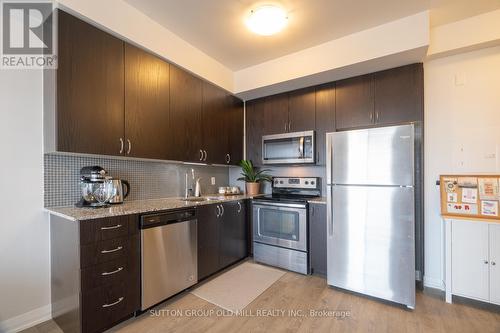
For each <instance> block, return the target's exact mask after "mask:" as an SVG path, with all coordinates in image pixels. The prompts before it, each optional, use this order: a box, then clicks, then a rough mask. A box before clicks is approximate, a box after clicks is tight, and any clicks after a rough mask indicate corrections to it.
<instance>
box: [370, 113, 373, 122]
mask: <svg viewBox="0 0 500 333" xmlns="http://www.w3.org/2000/svg"><path fill="white" fill-rule="evenodd" d="M370 123H373V112H370Z"/></svg>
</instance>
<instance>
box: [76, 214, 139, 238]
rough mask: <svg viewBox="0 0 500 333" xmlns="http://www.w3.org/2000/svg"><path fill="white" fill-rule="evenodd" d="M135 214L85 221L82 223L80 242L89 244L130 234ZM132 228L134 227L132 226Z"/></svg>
mask: <svg viewBox="0 0 500 333" xmlns="http://www.w3.org/2000/svg"><path fill="white" fill-rule="evenodd" d="M133 218H134V216H119V217H109V218H103V219H95V220H90V221H83V222H82V223H80V244H89V243H94V242H99V241H103V240H108V239H114V238H119V237H124V236H127V235H128V234H129V228H131V227H133V224H132V223H131V221H129V220H133ZM131 229H132V228H131Z"/></svg>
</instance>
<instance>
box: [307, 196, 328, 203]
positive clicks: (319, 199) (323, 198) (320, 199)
mask: <svg viewBox="0 0 500 333" xmlns="http://www.w3.org/2000/svg"><path fill="white" fill-rule="evenodd" d="M307 202H309V203H313V204H325V205H326V197H317V198H313V199H309V200H307Z"/></svg>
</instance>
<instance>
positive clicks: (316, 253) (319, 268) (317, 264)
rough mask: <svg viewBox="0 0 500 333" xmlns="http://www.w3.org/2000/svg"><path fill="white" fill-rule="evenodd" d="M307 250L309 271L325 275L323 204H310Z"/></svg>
mask: <svg viewBox="0 0 500 333" xmlns="http://www.w3.org/2000/svg"><path fill="white" fill-rule="evenodd" d="M309 251H310V252H309V255H310V262H311V273H313V274H319V275H323V276H326V269H327V261H326V251H327V248H326V205H324V204H312V205H310V209H309Z"/></svg>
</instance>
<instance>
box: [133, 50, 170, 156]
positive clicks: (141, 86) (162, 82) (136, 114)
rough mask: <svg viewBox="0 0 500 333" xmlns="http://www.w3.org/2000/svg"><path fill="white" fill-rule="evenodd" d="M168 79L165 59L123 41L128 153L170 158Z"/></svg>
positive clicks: (167, 65)
mask: <svg viewBox="0 0 500 333" xmlns="http://www.w3.org/2000/svg"><path fill="white" fill-rule="evenodd" d="M169 81H170V80H169V64H168V63H167V62H165V61H163V60H162V59H160V58H158V57H155V56H154V55H152V54H150V53H147V52H145V51H143V50H141V49H139V48H137V47H135V46H132V45H130V44H125V137H126V139H127V142H126V145H125V153H126V154H127V155H130V156H134V157H144V158H155V159H168V158H169V139H170V136H169V133H170V128H169V108H170V106H169V104H170V100H169V95H170V88H169V84H170V83H169ZM129 145H130V146H129Z"/></svg>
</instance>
